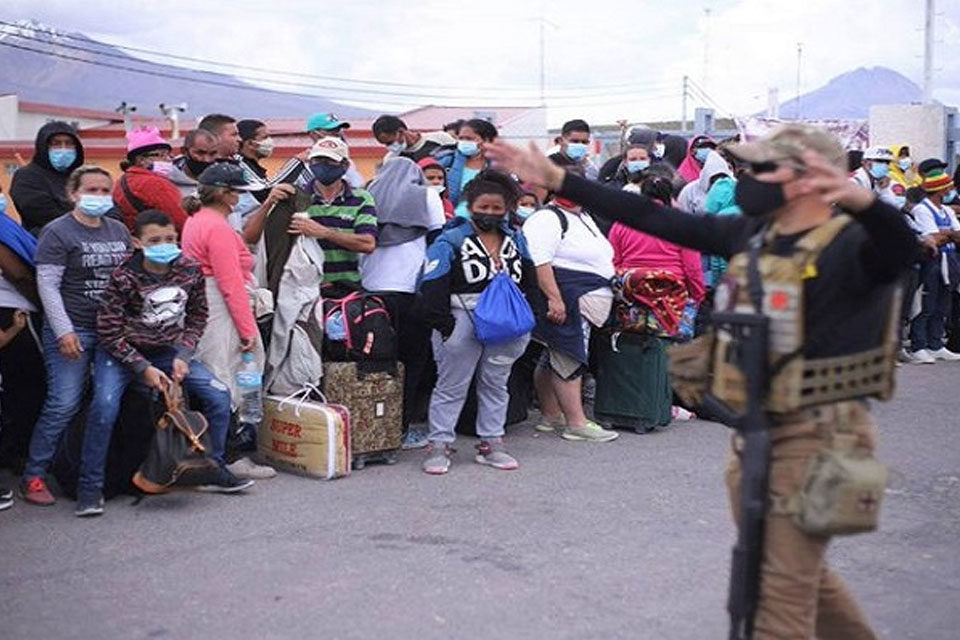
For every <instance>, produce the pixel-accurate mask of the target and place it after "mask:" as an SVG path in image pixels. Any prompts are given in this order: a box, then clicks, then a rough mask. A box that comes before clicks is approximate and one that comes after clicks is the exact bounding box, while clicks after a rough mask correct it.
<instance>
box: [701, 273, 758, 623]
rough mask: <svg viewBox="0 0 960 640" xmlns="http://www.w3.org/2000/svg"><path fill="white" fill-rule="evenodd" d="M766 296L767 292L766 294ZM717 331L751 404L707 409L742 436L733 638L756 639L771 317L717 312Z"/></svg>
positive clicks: (707, 404) (710, 400) (713, 402)
mask: <svg viewBox="0 0 960 640" xmlns="http://www.w3.org/2000/svg"><path fill="white" fill-rule="evenodd" d="M761 295H762V292H761ZM712 322H713V324H714V325H715V327H716V330H717V331H718V332H719V331H723V332H726V333H729V335H730V337H731V340H732V342H731V349H730V351H729V352H728V353H729V354H730V357H731V359H732V360H733V362H731V364H734V365H735V366H736V367H737V368H738V369H739V370H740V371H741V372H742V374H743V375H744V377H745V380H746V385H745V390H746V397H747V399H746V406H745V409H744V411H743V412H742V413H736V412H734V411H733V410H732V409H731V408H730V407H729V406H728V405H726V404H725V403H723V402H721V401H720V400H718V399H717V398H715V397H714V396H712V395H710V394H707V395H706V396H705V398H704V402H703V406H704V408H705V409H706V410H707V412H708V413H710V414H713V415H714V416H716V417H717V418H719V419H720V420H721V421H722V422H723V423H724V424H726V425H728V426H730V427H732V428H734V429H736V430H737V432H738V434H739V435H740V437H741V438H742V440H743V450H742V451H741V452H740V469H741V479H740V514H739V532H738V535H737V544H736V546H734V548H733V558H732V560H731V568H730V592H729V597H728V600H727V611H728V612H729V613H730V636H729V637H730V640H749V639H750V638H752V637H753V619H754V615H755V614H756V611H757V603H758V602H759V600H760V565H761V563H762V562H763V535H764V519H765V518H766V515H767V503H768V495H769V486H768V484H769V482H768V481H769V471H770V434H769V432H768V431H767V427H768V422H767V413H766V409H765V405H766V399H767V389H768V386H769V380H768V362H769V361H768V359H767V358H768V356H767V348H768V336H769V319H768V318H767V317H766V316H765V315H763V314H761V313H723V312H715V313H714V314H713V318H712Z"/></svg>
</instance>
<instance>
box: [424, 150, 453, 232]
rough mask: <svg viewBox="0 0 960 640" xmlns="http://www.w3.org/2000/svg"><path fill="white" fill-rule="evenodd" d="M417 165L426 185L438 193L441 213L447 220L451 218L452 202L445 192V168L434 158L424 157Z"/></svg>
mask: <svg viewBox="0 0 960 640" xmlns="http://www.w3.org/2000/svg"><path fill="white" fill-rule="evenodd" d="M417 165H418V166H419V167H420V168H421V169H422V170H423V179H424V180H425V181H426V183H427V185H428V186H429V187H430V188H431V189H433V190H434V191H436V192H437V193H438V194H440V200H441V201H442V202H443V215H444V217H445V218H446V219H447V220H450V219H451V218H453V203H452V202H451V201H450V198H449V194H448V193H447V170H446V169H444V168H443V166H442V165H441V164H440V163H439V162H437V161H436V159H435V158H424V159H423V160H421V161H420V162H418V163H417Z"/></svg>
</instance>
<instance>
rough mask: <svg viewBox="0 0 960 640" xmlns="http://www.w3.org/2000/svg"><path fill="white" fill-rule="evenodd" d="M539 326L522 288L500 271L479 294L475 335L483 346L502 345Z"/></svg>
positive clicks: (474, 326) (474, 328) (474, 319)
mask: <svg viewBox="0 0 960 640" xmlns="http://www.w3.org/2000/svg"><path fill="white" fill-rule="evenodd" d="M536 324H537V320H536V318H534V317H533V310H532V309H531V308H530V304H529V303H528V302H527V299H526V298H525V297H524V295H523V292H522V291H520V287H518V286H517V285H516V283H515V282H514V281H513V280H511V279H510V276H508V275H507V274H506V273H504V272H503V271H501V272H500V273H498V274H497V275H495V276H494V277H493V280H491V281H490V284H488V285H487V288H486V289H484V291H483V293H481V294H480V299H479V300H478V301H477V308H476V309H475V310H474V312H473V332H474V335H475V336H476V337H477V340H478V341H479V342H480V344H502V343H504V342H510V341H511V340H516V339H517V338H519V337H521V336H523V335H526V334H528V333H530V332H531V331H532V330H533V327H534V326H535V325H536Z"/></svg>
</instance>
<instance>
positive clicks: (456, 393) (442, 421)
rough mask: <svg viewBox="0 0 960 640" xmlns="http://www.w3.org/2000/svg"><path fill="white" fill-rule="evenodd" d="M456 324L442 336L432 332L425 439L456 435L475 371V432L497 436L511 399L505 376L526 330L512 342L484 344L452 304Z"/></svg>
mask: <svg viewBox="0 0 960 640" xmlns="http://www.w3.org/2000/svg"><path fill="white" fill-rule="evenodd" d="M452 312H453V317H454V318H456V321H457V324H456V326H455V327H454V329H453V333H452V334H450V337H449V338H447V339H446V341H444V340H442V339H441V338H440V334H439V333H438V332H436V331H434V332H433V336H432V340H433V357H434V359H435V360H436V361H437V384H436V386H435V387H434V389H433V395H432V396H431V397H430V435H429V439H430V442H444V443H451V442H453V441H454V440H455V439H456V437H457V436H456V433H455V430H456V426H457V419H458V418H459V417H460V411H461V410H462V409H463V404H464V402H466V400H467V392H468V391H469V390H470V382H471V381H472V380H473V374H474V371H476V372H477V435H478V436H480V437H481V438H499V437H501V436H502V435H503V426H504V424H505V423H506V420H507V403H508V402H509V400H510V395H509V391H508V390H507V379H508V378H509V377H510V370H511V369H512V368H513V363H514V362H516V360H517V358H519V357H520V356H522V355H523V352H524V351H525V350H526V348H527V343H528V342H530V336H529V334H528V335H525V336H523V337H522V338H518V339H516V340H514V341H512V342H507V343H505V344H498V345H488V346H484V345H482V344H480V343H479V342H478V341H477V339H476V337H475V336H474V334H473V322H472V321H471V319H470V317H469V316H468V315H467V312H466V311H463V310H462V309H452Z"/></svg>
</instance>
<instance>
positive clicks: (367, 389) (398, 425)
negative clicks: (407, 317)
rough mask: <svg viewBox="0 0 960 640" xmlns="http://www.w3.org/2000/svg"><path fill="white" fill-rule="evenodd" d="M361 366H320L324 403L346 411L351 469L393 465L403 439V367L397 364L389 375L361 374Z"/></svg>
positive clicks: (379, 373) (337, 364) (380, 372)
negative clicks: (351, 459)
mask: <svg viewBox="0 0 960 640" xmlns="http://www.w3.org/2000/svg"><path fill="white" fill-rule="evenodd" d="M361 367H362V365H358V363H356V362H325V363H324V364H323V393H324V396H325V397H326V399H327V402H330V403H333V404H340V405H344V406H345V407H347V409H349V411H350V442H351V445H350V447H351V450H352V452H353V468H354V469H363V467H364V466H365V465H366V463H367V462H373V461H379V462H385V463H387V464H393V463H394V462H396V457H395V452H396V451H397V450H398V449H400V443H401V439H402V437H403V365H402V364H401V363H399V362H398V363H397V365H396V370H395V371H392V372H389V373H388V372H383V371H377V372H371V373H364V372H363V370H362V368H361ZM391 369H392V367H391Z"/></svg>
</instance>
